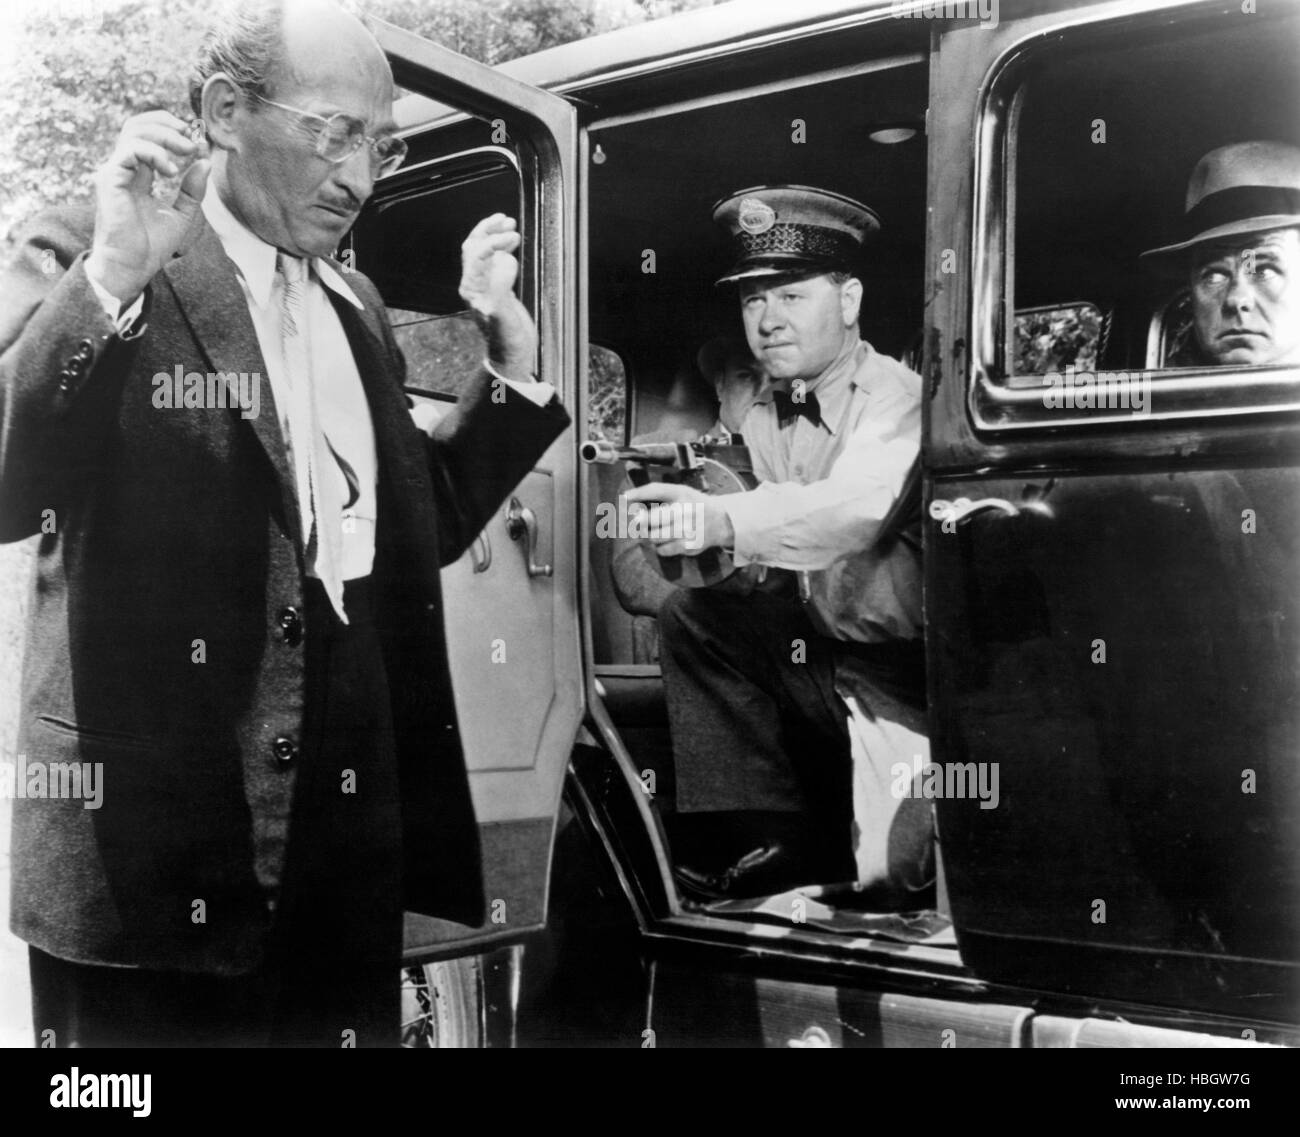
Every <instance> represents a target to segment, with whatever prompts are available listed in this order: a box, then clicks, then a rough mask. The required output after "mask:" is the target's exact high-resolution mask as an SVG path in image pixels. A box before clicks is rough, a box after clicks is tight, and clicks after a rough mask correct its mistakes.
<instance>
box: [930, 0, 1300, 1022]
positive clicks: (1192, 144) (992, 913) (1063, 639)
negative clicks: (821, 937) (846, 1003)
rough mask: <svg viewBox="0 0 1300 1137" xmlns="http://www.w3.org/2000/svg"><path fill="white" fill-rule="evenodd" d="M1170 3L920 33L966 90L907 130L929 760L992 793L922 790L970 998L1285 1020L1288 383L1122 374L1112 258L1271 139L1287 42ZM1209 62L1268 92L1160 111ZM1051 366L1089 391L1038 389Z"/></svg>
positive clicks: (1135, 325)
mask: <svg viewBox="0 0 1300 1137" xmlns="http://www.w3.org/2000/svg"><path fill="white" fill-rule="evenodd" d="M1029 7H1030V6H1028V5H1026V8H1029ZM1168 7H1169V6H1168V5H1167V4H1165V3H1162V2H1160V0H1139V2H1137V3H1133V4H1124V5H1118V4H1098V5H1092V6H1085V5H1083V4H1078V5H1076V6H1075V7H1074V9H1072V10H1065V11H1046V10H1044V9H1043V8H1042V6H1037V7H1035V8H1033V10H1032V11H1031V12H1030V14H1029V15H1027V16H1025V17H1024V18H1023V19H1017V18H1009V19H1006V20H1004V21H1003V22H1002V23H1001V24H1000V25H999V26H998V27H997V28H996V29H988V28H984V27H978V26H974V25H966V26H954V27H952V28H950V29H948V28H946V29H944V30H943V31H942V32H941V33H940V34H939V36H938V37H937V47H936V51H935V55H934V61H933V71H932V75H933V76H934V88H935V89H936V90H939V91H943V92H960V93H963V94H964V93H965V92H971V96H970V97H961V98H958V97H953V98H950V99H947V100H946V101H944V102H942V103H941V104H940V105H939V106H938V108H937V109H934V110H932V115H931V123H930V145H931V151H930V197H931V200H932V201H933V202H934V203H935V206H934V208H933V210H932V212H931V214H930V232H929V238H928V248H929V255H928V263H929V264H930V265H931V266H933V270H932V271H934V274H935V275H934V277H933V300H932V302H931V308H930V315H929V323H930V325H931V332H930V339H931V350H930V352H929V355H928V360H927V364H928V368H929V374H928V375H927V379H928V381H929V389H930V391H931V392H932V394H933V400H932V402H931V405H930V408H929V415H928V418H927V430H928V437H927V439H926V455H927V466H926V486H925V495H926V501H927V503H928V513H929V522H928V525H929V529H928V532H927V534H926V545H925V549H926V566H925V574H926V597H927V604H926V620H927V662H928V666H929V669H930V676H929V679H930V691H931V693H932V697H933V698H932V710H931V732H932V758H933V761H934V762H935V763H936V764H940V765H941V766H942V767H943V769H944V771H945V772H948V771H955V772H964V774H965V776H966V777H970V776H972V775H973V773H974V772H975V771H978V773H979V776H980V777H984V776H985V774H986V773H987V774H988V775H990V780H991V781H992V784H994V785H997V784H998V782H999V779H1000V787H1001V789H1000V794H998V795H997V797H996V799H995V800H994V805H993V806H992V807H987V806H988V803H987V802H982V801H978V800H974V799H973V798H972V797H970V796H969V795H967V796H965V797H964V798H962V796H961V795H960V794H946V795H944V796H941V797H940V800H938V802H937V806H936V809H937V815H938V822H939V840H940V846H941V851H942V854H943V861H944V866H945V870H946V879H947V885H948V892H949V896H950V900H951V905H952V913H953V920H954V924H955V926H956V930H957V938H958V942H959V944H960V947H961V952H962V957H963V960H964V961H965V963H966V964H967V965H968V966H969V967H970V968H971V969H972V970H973V971H974V972H975V974H976V975H977V976H979V977H980V978H983V979H991V980H995V981H1006V982H1011V983H1015V984H1018V985H1020V986H1023V987H1035V988H1038V989H1040V990H1044V989H1045V990H1053V991H1065V992H1068V993H1070V994H1078V995H1084V996H1087V997H1089V998H1092V997H1109V998H1111V999H1122V1000H1126V1001H1131V1002H1133V1003H1143V1004H1151V1003H1156V1004H1163V1005H1165V1006H1172V1007H1175V1008H1178V1011H1179V1013H1180V1014H1188V1013H1191V1012H1201V1013H1204V1014H1206V1015H1219V1016H1229V1020H1230V1021H1234V1022H1236V1023H1241V1022H1254V1021H1256V1020H1278V1021H1282V1022H1294V1021H1295V1015H1296V1007H1297V1006H1298V1005H1300V1003H1298V1002H1297V994H1298V993H1300V968H1297V966H1296V960H1297V958H1300V957H1298V956H1297V954H1296V947H1297V944H1298V943H1300V921H1298V920H1297V916H1296V912H1297V909H1296V904H1295V897H1296V895H1297V888H1298V885H1300V855H1297V854H1298V849H1300V846H1298V843H1297V839H1296V834H1297V832H1300V830H1298V829H1297V818H1298V817H1300V805H1298V804H1297V803H1300V794H1298V793H1297V785H1298V778H1297V766H1296V753H1297V750H1296V743H1297V739H1300V714H1298V713H1297V711H1298V705H1297V701H1296V695H1295V692H1296V690H1297V680H1298V679H1300V649H1298V641H1297V627H1298V626H1300V592H1298V591H1297V588H1296V581H1297V579H1298V578H1297V573H1296V557H1297V550H1300V527H1298V525H1297V517H1300V514H1298V513H1297V511H1296V508H1295V503H1296V501H1297V497H1298V496H1300V466H1298V465H1297V462H1296V457H1295V455H1296V448H1295V429H1296V425H1295V424H1296V420H1295V418H1294V416H1293V415H1292V417H1289V418H1283V417H1282V416H1281V415H1280V414H1279V412H1280V411H1281V410H1283V409H1284V408H1287V409H1293V408H1294V407H1295V406H1296V405H1297V399H1298V398H1300V369H1298V368H1296V367H1295V366H1294V365H1291V366H1289V367H1283V366H1273V367H1271V368H1267V367H1249V366H1244V365H1238V364H1228V363H1224V364H1222V365H1220V366H1215V367H1211V366H1206V365H1204V364H1201V365H1199V366H1182V365H1174V366H1170V365H1169V364H1163V365H1162V363H1163V361H1162V360H1161V359H1159V358H1155V359H1153V358H1151V357H1150V352H1149V351H1148V352H1147V359H1146V360H1145V362H1144V359H1143V349H1144V346H1145V341H1147V339H1148V338H1149V337H1148V334H1147V331H1146V328H1147V324H1148V322H1149V321H1150V319H1151V313H1153V312H1155V313H1161V312H1165V311H1167V310H1168V305H1167V303H1166V301H1165V297H1164V289H1166V288H1169V287H1174V285H1173V284H1168V285H1165V284H1162V283H1161V282H1159V281H1157V280H1156V279H1155V278H1154V275H1153V274H1150V273H1148V272H1147V271H1146V270H1145V269H1144V268H1143V267H1142V265H1141V263H1140V255H1141V252H1142V250H1143V249H1146V248H1150V247H1152V246H1154V245H1157V244H1159V243H1160V242H1161V239H1162V235H1163V234H1167V233H1168V232H1170V231H1171V230H1172V227H1173V225H1174V223H1175V222H1176V219H1177V217H1178V214H1177V213H1176V212H1175V210H1176V208H1177V205H1176V203H1177V202H1179V201H1181V196H1180V195H1181V194H1182V192H1183V186H1184V185H1185V183H1186V180H1187V176H1188V172H1189V171H1191V170H1192V169H1193V167H1194V165H1195V163H1196V161H1197V160H1198V158H1199V156H1200V155H1201V154H1203V153H1205V152H1206V151H1208V150H1210V148H1211V146H1212V145H1219V144H1221V143H1226V142H1240V141H1244V140H1246V139H1252V138H1263V139H1267V138H1272V137H1274V136H1275V135H1276V136H1278V137H1284V136H1286V135H1285V131H1286V130H1287V129H1290V130H1294V126H1293V123H1294V106H1295V102H1294V99H1293V97H1291V96H1290V95H1289V93H1290V92H1291V91H1294V89H1295V79H1294V75H1295V69H1294V57H1293V54H1290V55H1289V54H1287V52H1291V53H1293V52H1294V46H1293V45H1294V44H1295V42H1296V34H1297V32H1298V31H1300V27H1298V26H1297V24H1298V23H1300V21H1297V19H1296V15H1297V13H1296V10H1295V9H1294V8H1288V7H1286V6H1281V7H1279V8H1278V9H1276V10H1275V11H1274V12H1273V13H1272V14H1271V16H1270V17H1269V18H1268V19H1265V17H1264V16H1259V17H1256V16H1255V15H1253V14H1249V13H1247V12H1245V10H1241V11H1238V10H1237V9H1236V8H1235V6H1234V7H1232V8H1230V9H1222V8H1212V7H1211V6H1209V5H1201V6H1197V7H1188V8H1186V9H1182V10H1180V11H1179V12H1178V13H1176V15H1174V16H1171V14H1170V13H1169V11H1168V10H1167V9H1168ZM1224 11H1228V12H1229V13H1230V14H1229V15H1228V16H1224V15H1223V14H1222V13H1223V12H1224ZM1238 17H1240V18H1238ZM1171 28H1172V30H1171ZM1238 60H1241V61H1246V60H1248V61H1249V68H1247V69H1246V70H1249V72H1250V74H1251V75H1252V76H1254V77H1255V78H1254V79H1252V82H1254V83H1258V84H1259V89H1261V90H1263V91H1266V92H1268V95H1267V97H1261V96H1257V95H1256V93H1255V88H1252V89H1251V90H1240V91H1235V92H1234V101H1233V102H1232V103H1231V104H1230V105H1229V104H1226V103H1224V104H1222V110H1221V112H1220V114H1221V119H1220V120H1219V121H1210V122H1207V121H1205V114H1204V113H1202V112H1200V111H1199V110H1198V109H1196V108H1193V105H1192V98H1191V94H1192V92H1194V91H1196V90H1197V89H1198V85H1199V83H1200V81H1201V76H1203V75H1204V74H1205V73H1206V68H1207V67H1209V66H1211V64H1212V66H1213V68H1214V69H1216V70H1218V71H1221V72H1223V73H1225V74H1226V73H1233V74H1236V73H1237V71H1236V70H1235V69H1236V68H1237V61H1238ZM1080 76H1086V81H1084V80H1081V79H1080ZM1085 85H1086V88H1087V89H1086V90H1084V87H1085ZM1101 91H1104V92H1106V95H1105V100H1104V101H1105V105H1104V106H1098V105H1097V104H1096V101H1095V100H1096V95H1095V93H1096V92H1101ZM1250 107H1257V108H1258V110H1257V111H1256V112H1255V113H1254V114H1253V115H1247V114H1243V113H1241V108H1250ZM1286 115H1290V116H1291V117H1290V120H1289V122H1288V120H1287V119H1286V117H1285V116H1286ZM1085 119H1086V129H1081V130H1080V131H1078V132H1075V131H1074V127H1073V124H1074V123H1077V122H1081V121H1084V120H1085ZM1107 126H1109V130H1110V133H1109V135H1108V136H1107V135H1105V134H1104V133H1103V131H1104V128H1105V127H1107ZM1107 137H1108V139H1109V141H1107V142H1106V143H1104V144H1102V143H1101V139H1103V138H1107ZM972 139H974V140H975V145H976V151H975V160H974V162H973V163H972V161H971V159H970V146H971V140H972ZM1154 140H1159V141H1158V144H1157V142H1156V141H1154ZM1066 169H1069V170H1070V173H1069V175H1068V176H1063V175H1062V174H1061V171H1063V170H1066ZM1139 169H1140V170H1141V171H1142V174H1141V178H1140V187H1139V183H1138V182H1135V179H1134V178H1133V177H1132V176H1129V175H1128V174H1126V172H1125V171H1126V170H1127V171H1131V170H1139ZM1147 185H1150V186H1152V187H1154V189H1152V190H1151V191H1149V192H1147V191H1145V187H1146V186H1147ZM1139 189H1141V192H1139ZM967 203H970V205H969V207H968V206H967ZM1119 203H1123V208H1124V209H1127V210H1128V213H1126V214H1125V218H1126V221H1124V222H1120V221H1117V222H1116V224H1115V226H1114V227H1113V228H1112V229H1110V230H1107V232H1106V234H1105V236H1104V238H1102V237H1100V236H1099V235H1098V234H1099V233H1100V232H1101V229H1102V227H1103V225H1104V221H1103V220H1102V219H1105V218H1110V219H1116V218H1119V216H1120V214H1121V212H1122V210H1121V207H1120V204H1119ZM1048 231H1051V232H1052V233H1053V234H1054V238H1053V239H1052V240H1047V239H1045V237H1044V234H1045V233H1046V232H1048ZM1072 232H1077V233H1079V234H1082V236H1081V237H1079V238H1078V239H1077V241H1076V242H1075V244H1073V245H1071V239H1070V238H1068V237H1067V236H1066V234H1067V233H1072ZM945 257H947V258H949V261H950V262H955V263H956V264H957V265H958V266H959V268H958V271H956V272H952V273H951V274H950V275H944V271H945V270H944V268H943V267H942V266H943V265H944V259H945ZM1185 280H1186V277H1185V275H1184V276H1183V278H1182V279H1181V280H1180V281H1178V282H1177V284H1179V285H1181V284H1183V283H1185ZM1080 296H1082V297H1085V298H1093V299H1096V300H1097V301H1099V304H1098V310H1099V311H1101V312H1104V313H1106V315H1105V318H1104V320H1102V321H1100V327H1101V332H1102V333H1103V334H1101V335H1099V336H1098V338H1097V339H1096V342H1095V344H1094V345H1093V347H1092V348H1091V349H1090V352H1089V354H1088V355H1082V354H1080V355H1075V354H1073V353H1074V351H1075V349H1074V348H1073V347H1070V348H1069V351H1070V353H1071V354H1069V355H1068V356H1066V358H1065V361H1064V363H1061V362H1052V361H1051V360H1050V359H1048V360H1047V361H1046V363H1044V361H1043V359H1042V357H1041V356H1037V355H1035V354H1034V352H1035V350H1036V349H1035V348H1034V345H1035V343H1037V342H1039V341H1038V340H1035V339H1034V336H1036V335H1037V336H1039V337H1040V340H1041V339H1042V338H1043V337H1042V336H1041V333H1039V332H1038V331H1037V330H1032V329H1031V331H1029V332H1027V331H1026V330H1025V326H1024V325H1025V319H1026V317H1027V316H1028V317H1035V316H1036V314H1040V313H1041V312H1042V311H1043V310H1044V306H1050V307H1051V308H1052V309H1053V310H1055V311H1057V312H1059V313H1061V314H1062V315H1063V316H1065V315H1069V314H1070V312H1071V311H1074V312H1078V311H1079V310H1080V306H1079V305H1077V304H1074V303H1073V302H1074V301H1076V300H1077V299H1078V298H1079V297H1080ZM1037 326H1038V325H1034V326H1033V327H1034V328H1036V327H1037ZM1106 332H1109V335H1106V334H1105V333H1106ZM1060 350H1061V351H1065V350H1066V348H1064V347H1062V348H1061V349H1060ZM1076 363H1077V369H1076ZM1066 364H1068V365H1069V366H1068V371H1069V373H1071V379H1072V381H1073V380H1076V379H1077V378H1078V376H1080V375H1082V376H1087V377H1092V378H1090V379H1089V382H1090V383H1091V386H1088V385H1084V386H1079V387H1077V388H1076V390H1078V391H1079V392H1083V391H1089V390H1091V391H1094V392H1096V391H1101V390H1102V387H1101V385H1100V384H1101V377H1102V376H1106V382H1107V384H1108V387H1107V389H1106V400H1105V401H1104V402H1103V401H1102V400H1101V399H1100V397H1099V398H1097V399H1091V398H1084V397H1080V398H1079V399H1078V400H1077V401H1076V400H1074V399H1071V400H1070V401H1069V402H1068V403H1066V402H1063V401H1061V400H1056V399H1055V398H1054V397H1052V395H1051V392H1052V390H1053V386H1054V384H1055V383H1057V382H1060V381H1061V379H1060V372H1061V371H1062V370H1063V369H1064V368H1065V365H1066ZM1076 372H1077V373H1076ZM1257 517H1261V518H1262V517H1268V518H1269V519H1270V528H1269V529H1268V530H1265V529H1264V527H1263V526H1259V525H1257V522H1256V520H1255V519H1256V518H1257ZM950 784H951V782H950ZM1035 1029H1037V1028H1035ZM1253 1029H1254V1028H1253V1027H1251V1028H1249V1029H1248V1030H1247V1031H1243V1034H1242V1037H1250V1038H1253V1037H1254V1035H1253V1033H1251V1031H1253ZM1126 1045H1127V1044H1126ZM1133 1045H1136V1043H1133Z"/></svg>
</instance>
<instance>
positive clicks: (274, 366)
mask: <svg viewBox="0 0 1300 1137" xmlns="http://www.w3.org/2000/svg"><path fill="white" fill-rule="evenodd" d="M203 213H204V215H205V216H206V217H207V219H208V224H209V225H211V226H212V229H213V231H214V232H215V233H216V235H217V239H218V240H219V241H220V242H221V247H222V248H223V249H224V250H225V253H226V256H228V257H229V258H230V259H231V260H232V261H233V262H234V264H235V268H236V269H237V270H238V277H239V286H240V288H241V289H242V290H243V293H244V300H245V301H246V302H247V304H248V314H249V316H250V317H252V321H253V330H254V331H255V332H256V333H257V345H258V347H259V348H261V350H262V359H263V360H264V361H265V363H266V366H267V370H268V371H270V375H269V376H268V378H269V379H270V382H271V392H272V394H273V395H274V397H275V407H276V415H277V417H278V418H279V421H280V431H281V434H282V435H283V437H284V439H285V445H286V446H287V447H289V451H290V457H291V461H292V465H293V471H294V478H295V482H296V485H297V488H298V500H299V501H300V502H302V501H306V500H309V497H308V495H309V493H310V490H309V488H308V482H307V460H306V455H300V454H296V453H294V452H293V447H292V444H291V441H290V440H291V438H292V435H291V434H290V431H289V417H288V415H289V407H290V405H291V396H290V388H291V378H292V377H291V376H290V375H289V374H288V373H287V371H286V368H285V364H284V359H283V354H282V349H283V344H284V336H283V331H282V329H281V321H282V318H283V297H284V278H283V277H282V276H281V275H280V274H279V273H277V272H276V270H275V261H276V253H277V250H276V248H275V246H274V245H269V244H267V243H266V242H265V241H263V240H262V239H261V238H260V237H258V236H256V235H255V234H254V233H252V232H251V231H250V230H249V229H247V228H246V227H245V226H244V225H243V224H241V223H240V222H239V221H238V220H237V219H236V218H235V216H234V215H233V214H232V213H231V212H230V210H229V209H228V208H227V207H226V205H225V203H224V202H223V201H222V200H221V196H220V195H219V194H218V193H217V192H216V191H215V190H213V191H212V192H210V193H207V194H205V195H204V197H203ZM308 264H309V266H310V273H309V275H308V277H307V281H306V290H305V294H304V296H303V311H304V313H305V317H306V326H307V327H308V328H310V329H311V333H310V336H309V338H308V341H307V345H308V348H309V350H310V354H311V382H312V384H313V386H314V387H315V392H316V413H317V415H318V418H319V424H320V428H321V430H323V431H324V434H325V437H326V439H327V440H328V442H329V446H330V449H332V450H333V451H334V453H335V454H336V455H338V457H339V458H340V459H342V461H343V462H345V463H346V464H347V466H348V467H349V468H350V470H351V471H352V474H353V478H352V479H349V478H348V477H347V475H346V474H345V473H344V469H343V466H342V465H341V464H340V463H339V462H330V463H328V464H327V465H326V468H325V469H324V470H322V471H320V476H321V477H327V478H330V479H331V480H333V482H334V483H335V485H334V492H335V498H334V500H336V501H338V502H341V503H344V510H343V515H342V517H341V518H339V520H338V521H337V522H336V524H339V525H340V526H341V529H342V543H341V546H340V553H341V556H342V578H343V579H344V580H354V579H356V578H357V577H363V576H369V575H370V569H371V567H372V565H373V563H374V559H375V519H376V516H377V512H378V510H377V498H376V493H375V487H376V479H377V478H378V474H379V460H378V456H377V454H376V451H375V431H374V426H373V424H372V423H371V420H370V407H369V404H368V403H367V402H366V392H365V388H364V387H363V386H362V385H361V375H360V374H359V373H358V371H357V364H356V360H355V359H353V357H352V347H351V345H350V344H349V343H348V337H347V333H346V332H345V331H344V330H343V324H342V322H341V321H340V320H339V317H338V313H337V312H335V311H334V307H333V305H332V304H331V303H330V301H329V297H328V296H326V294H325V289H327V288H328V289H329V290H330V291H331V292H333V293H335V294H336V295H338V296H341V297H342V298H343V299H344V300H346V301H347V302H348V303H349V304H351V305H353V306H354V307H355V308H357V309H358V310H359V311H360V310H361V309H362V308H363V305H362V303H361V301H360V300H359V299H358V298H357V295H356V293H355V292H353V291H352V289H351V288H350V287H349V286H348V284H347V282H346V281H345V280H344V279H343V278H342V277H341V276H340V275H339V273H338V272H337V271H336V270H335V269H334V267H333V266H332V265H331V264H330V263H329V262H328V261H326V260H324V259H323V258H322V257H312V258H311V259H310V261H309V262H308ZM353 483H355V484H353ZM348 503H350V504H348ZM319 523H320V524H328V521H325V520H320V521H319ZM307 571H308V574H309V575H311V576H318V575H319V574H318V573H317V572H316V569H315V566H314V565H309V566H308V570H307Z"/></svg>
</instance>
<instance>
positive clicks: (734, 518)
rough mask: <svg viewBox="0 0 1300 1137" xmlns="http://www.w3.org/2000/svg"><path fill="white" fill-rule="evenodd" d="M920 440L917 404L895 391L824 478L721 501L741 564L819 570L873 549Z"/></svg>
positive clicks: (768, 486)
mask: <svg viewBox="0 0 1300 1137" xmlns="http://www.w3.org/2000/svg"><path fill="white" fill-rule="evenodd" d="M920 440H921V408H920V404H919V403H918V402H917V401H916V399H915V397H914V396H912V395H911V394H910V393H908V392H906V391H903V390H896V391H894V392H893V393H891V394H890V395H888V396H886V397H884V398H881V399H880V400H879V401H878V402H875V403H874V405H869V406H868V407H867V410H866V413H865V414H864V415H863V417H862V419H861V420H860V421H859V423H858V425H857V426H856V427H855V428H854V431H853V433H852V435H851V436H850V437H849V440H848V442H847V443H846V445H845V447H844V450H843V452H842V453H841V454H840V456H839V457H838V458H837V459H836V460H835V464H834V465H833V466H832V467H831V471H830V474H829V475H828V476H827V477H826V478H824V479H822V480H821V481H817V482H810V483H809V484H808V485H801V484H799V483H798V482H764V483H762V484H761V485H759V486H758V487H757V488H756V489H753V490H749V491H748V492H746V493H739V494H725V495H722V496H721V497H719V498H718V500H719V501H720V502H721V503H722V504H723V506H724V507H725V508H726V510H727V515H728V516H729V517H730V518H731V524H732V527H733V528H734V529H735V560H736V563H737V564H739V565H745V564H750V563H757V564H764V565H772V566H775V567H776V568H785V569H794V570H819V569H825V568H829V567H830V566H831V565H832V564H834V563H835V562H836V561H838V560H841V559H842V558H844V557H848V556H852V555H854V554H856V553H861V552H864V551H866V550H867V549H869V548H870V547H871V546H872V544H873V543H874V542H875V539H876V534H877V533H878V532H879V529H880V523H881V522H882V521H883V520H884V519H885V517H886V515H887V514H888V513H889V510H890V507H891V506H892V505H893V504H894V501H895V499H896V498H897V497H898V495H899V493H900V492H901V491H902V487H903V482H904V480H905V479H906V477H907V472H908V470H909V469H910V468H911V465H912V463H913V461H915V459H916V455H917V453H918V452H919V450H920Z"/></svg>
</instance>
